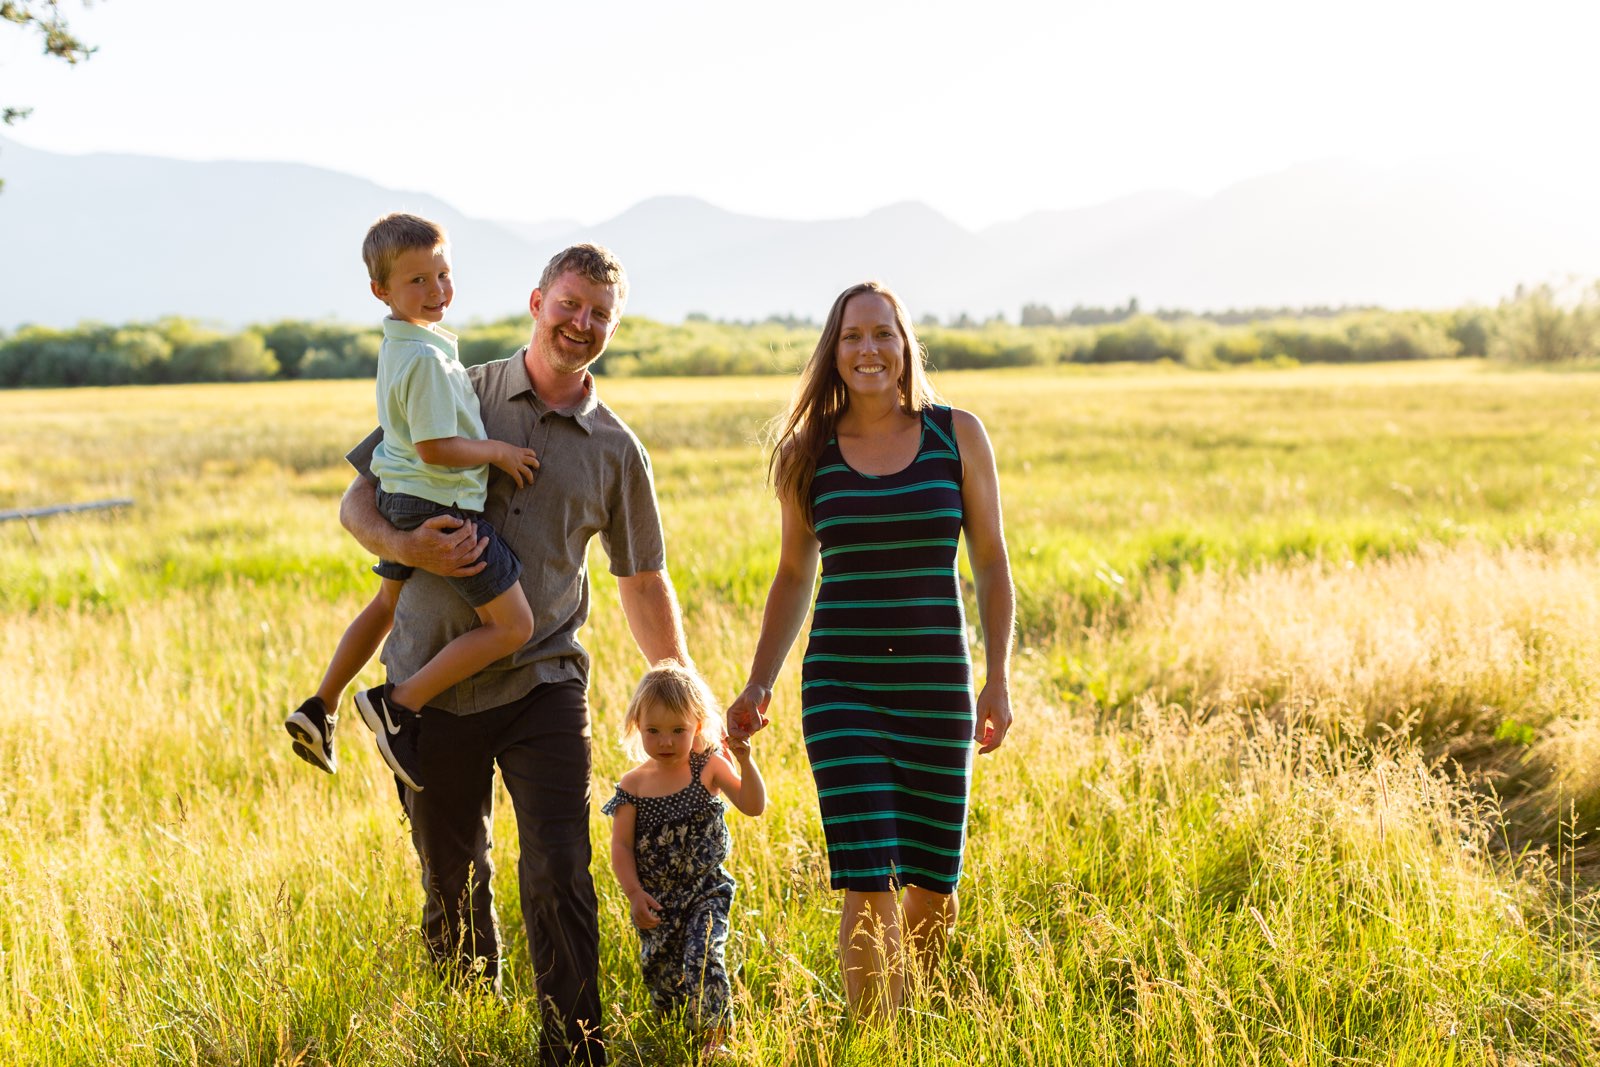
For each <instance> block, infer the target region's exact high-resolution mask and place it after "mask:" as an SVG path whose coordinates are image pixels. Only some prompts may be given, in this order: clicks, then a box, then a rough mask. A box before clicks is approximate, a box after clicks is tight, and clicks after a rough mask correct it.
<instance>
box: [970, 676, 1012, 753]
mask: <svg viewBox="0 0 1600 1067" xmlns="http://www.w3.org/2000/svg"><path fill="white" fill-rule="evenodd" d="M1010 729H1011V693H1010V691H1009V690H1008V689H1007V688H1006V686H1005V685H1004V684H1003V683H1002V684H997V685H992V684H990V683H988V682H985V683H984V686H983V692H981V693H979V694H978V746H979V747H978V754H979V755H982V754H983V753H985V752H993V751H994V750H995V749H997V748H999V747H1000V743H1001V742H1002V741H1004V740H1005V739H1006V732H1007V731H1008V730H1010Z"/></svg>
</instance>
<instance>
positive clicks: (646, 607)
mask: <svg viewBox="0 0 1600 1067" xmlns="http://www.w3.org/2000/svg"><path fill="white" fill-rule="evenodd" d="M617 593H618V596H619V597H620V598H621V600H622V613H623V615H625V616H627V619H628V629H629V630H631V631H632V632H633V639H634V641H635V642H636V643H637V644H638V645H639V651H640V652H642V653H644V658H645V659H646V660H648V661H649V662H651V663H660V662H661V661H662V660H673V661H675V662H678V663H684V664H687V663H690V662H691V661H690V659H689V649H688V644H687V642H685V640H684V637H683V617H682V615H681V614H680V612H679V611H678V598H677V595H676V594H675V593H674V592H673V589H672V579H671V578H668V577H667V572H666V571H640V572H639V573H638V574H633V575H629V576H628V577H626V578H618V579H617Z"/></svg>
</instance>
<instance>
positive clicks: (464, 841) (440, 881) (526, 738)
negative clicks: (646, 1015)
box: [400, 681, 605, 1065]
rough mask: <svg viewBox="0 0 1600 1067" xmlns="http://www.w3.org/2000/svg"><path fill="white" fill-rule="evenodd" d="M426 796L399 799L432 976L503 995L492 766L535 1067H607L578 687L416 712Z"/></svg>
mask: <svg viewBox="0 0 1600 1067" xmlns="http://www.w3.org/2000/svg"><path fill="white" fill-rule="evenodd" d="M420 748H421V755H422V774H423V782H424V784H425V785H426V788H425V789H424V790H423V791H422V792H420V793H413V792H411V791H410V790H408V789H405V788H404V787H401V790H400V792H401V799H402V802H403V803H404V805H405V809H406V814H407V816H409V818H410V820H411V840H412V843H413V844H415V846H416V849H417V857H418V859H420V860H421V861H422V886H423V890H424V893H425V896H426V899H425V903H424V905H423V913H422V935H423V938H424V939H425V940H426V941H427V945H428V950H429V951H430V952H431V953H432V954H433V958H434V960H435V962H436V963H437V964H438V965H439V967H440V969H441V970H443V971H444V972H445V973H446V974H448V975H449V976H451V977H452V978H455V979H458V980H462V981H483V982H487V983H490V984H492V985H493V987H494V988H496V989H498V988H499V985H500V938H499V928H498V925H497V919H496V916H495V909H494V890H493V888H492V886H491V885H490V879H491V877H492V875H493V874H494V868H493V864H492V863H491V861H490V858H489V852H490V849H492V848H493V847H494V842H493V841H492V840H491V830H492V826H493V813H494V769H495V766H496V765H497V764H498V765H499V768H500V776H501V778H502V779H503V780H504V781H505V785H506V791H507V792H508V793H509V794H510V795H511V803H512V807H513V809H514V810H515V812H516V817H517V846H518V848H519V850H520V854H519V857H518V861H517V885H518V889H519V891H520V892H521V895H522V921H523V922H524V923H525V924H526V926H527V929H528V950H529V954H530V955H531V956H532V957H533V972H534V981H535V986H536V991H537V993H538V997H539V1004H540V1007H541V1016H542V1019H543V1024H544V1025H543V1027H542V1029H541V1033H540V1048H539V1062H540V1063H541V1064H552V1065H553V1064H568V1063H576V1064H602V1063H604V1062H605V1046H604V1044H603V1036H602V1034H601V1032H600V990H599V972H600V922H599V909H598V904H597V903H596V900H595V891H594V881H593V879H591V878H590V877H589V856H590V849H589V768H590V752H589V707H588V703H587V701H586V699H585V690H584V684H583V683H582V682H580V681H570V682H555V683H551V684H548V685H541V686H537V687H536V688H535V689H534V690H533V691H532V692H531V693H529V694H528V695H527V696H525V697H523V698H522V699H521V700H519V701H515V702H513V703H511V704H506V705H503V706H501V707H498V708H492V709H490V710H488V711H485V712H480V713H478V714H476V715H452V714H450V713H449V712H445V711H440V710H439V709H437V708H431V707H430V708H424V709H423V718H422V737H421V744H420Z"/></svg>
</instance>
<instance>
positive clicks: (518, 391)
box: [510, 345, 600, 433]
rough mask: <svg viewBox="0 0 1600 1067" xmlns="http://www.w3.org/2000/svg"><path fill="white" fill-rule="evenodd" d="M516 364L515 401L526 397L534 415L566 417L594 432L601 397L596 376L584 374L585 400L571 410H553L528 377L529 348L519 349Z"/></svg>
mask: <svg viewBox="0 0 1600 1067" xmlns="http://www.w3.org/2000/svg"><path fill="white" fill-rule="evenodd" d="M511 360H512V362H513V363H515V364H516V370H514V371H512V375H513V378H512V382H513V383H514V384H513V385H512V386H511V390H510V395H511V397H512V398H513V399H514V398H516V397H519V396H524V395H526V396H527V398H528V403H530V404H532V405H533V411H534V414H535V415H536V416H537V417H539V418H543V417H544V416H545V415H547V414H551V415H565V416H567V417H568V418H570V419H571V420H572V421H573V422H575V423H577V424H578V425H579V426H581V427H583V431H584V432H585V433H593V432H594V417H595V412H597V411H599V410H600V396H599V394H598V392H597V391H596V389H595V387H594V375H593V374H590V373H589V372H588V371H584V372H583V399H582V400H580V401H578V402H577V403H576V404H574V405H573V406H571V407H569V408H553V407H551V406H550V405H549V404H546V403H545V402H544V398H543V397H541V396H540V395H539V392H538V390H536V389H534V387H533V379H532V378H530V377H528V346H527V345H523V346H522V347H521V348H519V349H517V354H516V355H515V356H512V357H511Z"/></svg>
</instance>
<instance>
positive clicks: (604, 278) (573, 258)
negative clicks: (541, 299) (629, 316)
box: [539, 244, 628, 309]
mask: <svg viewBox="0 0 1600 1067" xmlns="http://www.w3.org/2000/svg"><path fill="white" fill-rule="evenodd" d="M568 271H572V272H573V273H574V274H577V275H579V276H581V277H584V278H587V279H589V280H590V281H591V282H597V283H599V284H600V285H614V286H616V287H617V307H618V308H619V309H620V308H621V307H622V305H623V304H626V303H627V302H628V272H627V271H625V270H623V269H622V261H621V260H619V259H617V257H616V255H615V254H613V253H612V251H611V249H609V248H607V247H606V246H604V245H592V244H581V245H573V246H572V247H571V248H564V249H562V250H561V251H560V252H557V253H556V254H555V257H554V258H553V259H551V260H550V262H549V263H546V264H545V267H544V273H543V274H541V275H539V289H540V290H541V291H544V290H547V289H549V288H550V287H551V286H552V285H554V284H555V283H556V279H557V278H559V277H561V276H562V275H563V274H565V273H567V272H568Z"/></svg>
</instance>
